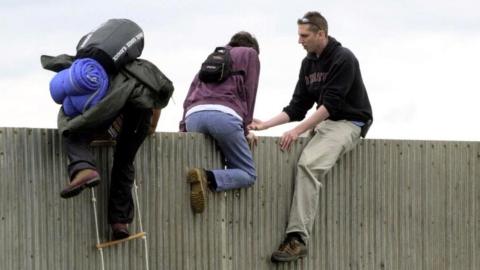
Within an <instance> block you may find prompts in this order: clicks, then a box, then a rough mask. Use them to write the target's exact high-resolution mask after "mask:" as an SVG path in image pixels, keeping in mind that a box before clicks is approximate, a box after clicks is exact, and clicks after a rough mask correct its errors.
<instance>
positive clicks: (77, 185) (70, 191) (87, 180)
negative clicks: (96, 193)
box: [60, 169, 100, 199]
mask: <svg viewBox="0 0 480 270" xmlns="http://www.w3.org/2000/svg"><path fill="white" fill-rule="evenodd" d="M99 183H100V175H99V174H98V172H97V171H95V170H93V169H83V170H80V171H79V172H77V174H76V175H75V177H74V178H73V180H72V181H71V182H70V184H69V185H68V186H67V187H66V188H64V189H63V190H62V192H61V193H60V197H62V198H64V199H67V198H71V197H74V196H77V195H78V194H80V192H82V190H83V189H85V188H86V187H94V186H96V185H98V184H99Z"/></svg>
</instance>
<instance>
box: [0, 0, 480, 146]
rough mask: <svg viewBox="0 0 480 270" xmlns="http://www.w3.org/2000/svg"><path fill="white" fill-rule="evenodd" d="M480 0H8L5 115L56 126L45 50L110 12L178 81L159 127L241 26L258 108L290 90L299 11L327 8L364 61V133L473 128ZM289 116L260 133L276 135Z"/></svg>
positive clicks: (452, 135)
mask: <svg viewBox="0 0 480 270" xmlns="http://www.w3.org/2000/svg"><path fill="white" fill-rule="evenodd" d="M479 7H480V4H477V3H475V2H474V1H468V0H459V1H449V2H446V1H444V2H441V1H440V2H439V1H433V0H428V1H413V0H408V1H378V0H377V1H374V0H369V1H355V2H350V1H325V2H324V3H322V2H318V1H302V0H300V1H295V2H292V1H284V2H282V1H242V4H241V5H239V4H238V1H193V0H192V1H168V2H165V1H159V2H157V3H154V2H153V1H143V0H140V1H90V0H87V1H81V2H80V1H62V2H58V1H40V2H38V1H5V0H2V9H1V10H0V32H1V33H2V35H3V42H2V43H0V51H2V52H3V55H2V59H3V65H2V66H0V89H1V90H0V91H2V95H1V97H2V98H1V99H0V126H28V127H49V128H54V127H56V115H57V112H58V109H59V106H58V105H57V104H55V103H54V102H53V101H52V100H51V98H50V96H49V91H48V83H49V81H50V79H51V78H52V76H53V75H54V74H53V73H52V72H49V71H46V70H43V69H42V68H41V66H40V62H39V57H40V55H41V54H50V55H57V54H61V53H67V54H74V53H75V45H76V43H77V41H78V39H79V38H80V37H81V36H82V35H83V34H85V33H87V32H88V31H90V30H91V29H93V28H95V27H96V26H98V25H99V24H100V23H102V22H104V21H106V20H107V19H109V18H129V19H132V20H134V21H135V22H137V23H138V24H139V25H140V26H141V27H142V28H143V30H144V32H145V38H146V43H145V50H144V53H143V55H142V58H145V59H148V60H150V61H152V62H154V63H155V64H156V65H157V66H158V67H159V68H160V69H161V70H162V71H163V72H164V73H165V74H166V75H167V76H168V77H169V78H170V79H171V80H172V81H173V83H174V86H175V93H174V99H173V101H171V102H170V104H169V105H168V107H167V108H166V109H165V110H164V112H163V113H162V118H161V120H160V123H159V127H158V128H157V130H158V131H176V130H177V124H178V121H179V120H180V117H181V113H182V103H183V99H184V98H185V95H186V92H187V89H188V86H189V84H190V82H191V79H192V78H193V76H194V74H195V73H196V72H197V70H198V68H199V66H200V63H201V62H202V61H203V60H204V58H205V57H206V55H207V54H208V53H209V52H210V51H211V50H212V49H213V48H214V47H215V46H217V45H221V44H225V43H226V42H227V41H228V39H229V37H230V36H231V35H232V34H233V33H235V32H237V31H239V30H246V31H250V32H252V33H253V34H255V35H256V37H257V38H258V40H259V43H260V50H261V53H260V60H261V66H262V67H261V68H262V69H261V75H260V85H259V90H258V97H257V104H256V109H255V117H257V118H260V119H267V118H269V117H270V116H273V115H274V114H277V113H278V112H279V111H281V109H282V108H283V107H284V106H285V105H286V104H287V103H288V101H289V100H290V97H291V94H292V92H293V88H294V86H295V83H296V79H297V76H298V70H299V68H300V62H301V59H302V58H303V57H304V55H305V51H304V50H303V48H302V47H301V46H300V45H298V44H297V26H296V23H295V22H296V19H297V18H299V17H301V16H302V15H303V14H304V13H305V12H306V11H308V10H318V11H320V12H322V14H324V15H325V16H326V17H327V19H328V21H329V25H330V34H331V35H332V36H334V37H335V38H337V39H338V40H339V41H340V42H341V43H342V44H343V45H344V46H346V47H348V48H350V49H351V50H352V51H353V52H354V53H355V55H356V56H357V58H358V59H359V61H360V66H361V69H362V75H363V77H364V81H365V84H366V87H367V90H368V93H369V96H370V100H371V102H372V107H373V112H374V118H375V119H374V125H373V127H372V129H371V132H370V133H369V137H370V138H398V139H436V140H477V141H478V140H480V127H479V126H478V125H476V122H477V116H478V113H477V111H478V109H476V108H477V107H478V106H477V103H478V102H477V100H476V99H477V97H478V94H477V91H478V90H479V87H478V83H477V80H476V77H477V76H478V75H477V74H476V70H478V68H477V63H479V62H480V52H479V51H478V48H480V19H479V17H478V12H477V10H479ZM291 127H292V125H286V126H283V127H276V128H273V129H271V130H268V131H263V132H259V133H258V134H259V135H281V134H282V132H284V131H285V130H287V129H288V128H291Z"/></svg>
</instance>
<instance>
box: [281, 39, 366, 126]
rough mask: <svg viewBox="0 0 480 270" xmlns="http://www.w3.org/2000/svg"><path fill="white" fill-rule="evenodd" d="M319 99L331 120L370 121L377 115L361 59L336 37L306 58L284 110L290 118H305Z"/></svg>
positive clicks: (318, 105)
mask: <svg viewBox="0 0 480 270" xmlns="http://www.w3.org/2000/svg"><path fill="white" fill-rule="evenodd" d="M315 102H316V103H317V109H318V108H319V107H320V106H321V105H324V106H325V108H326V109H327V111H328V113H329V114H330V117H329V118H328V119H330V120H334V121H336V120H350V121H360V122H364V123H369V122H371V120H372V118H373V117H372V108H371V106H370V101H369V99H368V95H367V91H366V89H365V85H364V84H363V80H362V75H361V74H360V67H359V64H358V60H357V58H356V57H355V55H353V53H352V52H351V51H350V50H349V49H347V48H345V47H342V45H341V44H340V43H339V42H338V41H337V40H335V39H334V38H333V37H329V38H328V44H327V46H326V47H325V49H324V50H323V51H322V53H321V54H320V56H319V57H317V56H316V54H315V53H309V54H308V55H307V56H306V57H305V58H304V59H303V61H302V66H301V68H300V74H299V77H298V82H297V86H296V87H295V91H294V93H293V96H292V99H291V101H290V104H289V105H288V106H287V107H285V108H283V111H284V112H285V113H286V114H287V115H288V116H289V117H290V121H301V120H303V119H304V118H305V115H306V113H307V111H308V110H309V109H310V108H312V106H313V104H314V103H315Z"/></svg>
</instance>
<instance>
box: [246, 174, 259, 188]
mask: <svg viewBox="0 0 480 270" xmlns="http://www.w3.org/2000/svg"><path fill="white" fill-rule="evenodd" d="M248 176H249V177H248V179H247V185H248V186H253V185H254V184H255V182H256V181H257V174H256V172H253V173H249V174H248Z"/></svg>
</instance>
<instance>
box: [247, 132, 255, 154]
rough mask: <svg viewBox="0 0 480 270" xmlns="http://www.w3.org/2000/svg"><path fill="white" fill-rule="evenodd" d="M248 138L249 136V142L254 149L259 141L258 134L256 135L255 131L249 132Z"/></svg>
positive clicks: (251, 148)
mask: <svg viewBox="0 0 480 270" xmlns="http://www.w3.org/2000/svg"><path fill="white" fill-rule="evenodd" d="M246 138H247V142H248V146H249V147H250V150H251V151H253V149H254V148H255V146H257V141H258V137H257V135H255V133H253V132H249V133H248V135H247V136H246Z"/></svg>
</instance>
